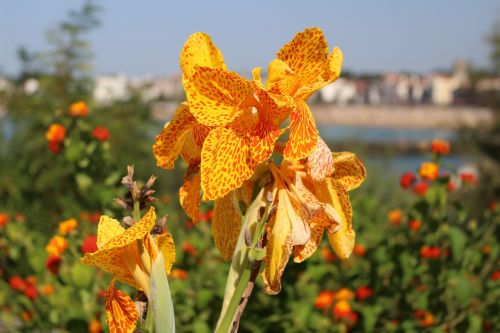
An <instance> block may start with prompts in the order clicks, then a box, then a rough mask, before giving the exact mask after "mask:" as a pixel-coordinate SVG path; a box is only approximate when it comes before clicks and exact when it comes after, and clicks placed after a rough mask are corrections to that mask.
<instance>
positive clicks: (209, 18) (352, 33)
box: [0, 0, 500, 75]
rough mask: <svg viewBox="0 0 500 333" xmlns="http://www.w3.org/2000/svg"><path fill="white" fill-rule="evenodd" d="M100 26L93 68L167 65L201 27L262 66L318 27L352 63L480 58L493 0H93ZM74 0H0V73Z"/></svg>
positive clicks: (496, 13)
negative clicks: (97, 6)
mask: <svg viewBox="0 0 500 333" xmlns="http://www.w3.org/2000/svg"><path fill="white" fill-rule="evenodd" d="M100 3H101V6H102V7H103V12H102V25H101V27H100V28H98V30H95V31H94V32H93V33H92V34H91V35H90V40H91V42H92V44H93V49H94V56H95V71H96V72H97V73H125V74H130V75H142V74H158V75H160V74H171V73H174V72H176V71H177V70H178V66H179V65H178V56H179V51H180V50H181V47H182V45H183V43H184V41H185V40H186V38H187V37H188V36H189V35H190V34H191V33H194V32H196V31H204V32H206V33H208V34H210V35H211V36H212V38H213V40H214V41H215V43H216V44H217V46H218V47H219V48H220V49H221V50H222V52H223V54H224V58H225V60H226V63H227V64H228V66H229V68H231V69H232V70H237V71H246V70H249V69H251V68H253V67H255V66H262V67H266V66H267V63H268V62H269V61H270V60H272V59H273V57H274V54H275V53H276V51H278V50H279V48H280V47H281V46H282V45H283V44H284V43H285V42H287V41H288V40H290V39H291V38H292V37H293V36H294V34H295V33H296V32H298V31H302V30H303V29H304V28H306V27H311V26H318V27H320V28H322V29H323V31H324V32H325V35H326V37H327V39H328V41H329V43H330V47H333V46H334V45H337V46H339V47H340V48H341V49H342V51H343V52H344V59H345V60H344V68H347V69H350V70H352V71H354V72H358V73H359V72H366V71H386V70H409V71H415V72H428V71H431V70H433V69H436V68H449V67H450V66H451V64H452V63H453V61H454V60H456V59H458V58H461V59H468V60H469V61H471V62H473V63H474V64H476V65H480V66H484V65H487V64H488V54H489V48H488V45H487V43H486V42H485V38H486V35H487V34H488V33H489V32H490V31H491V29H492V26H493V23H494V21H495V19H497V18H500V2H498V1H497V0H474V1H472V0H440V1H437V0H418V1H398V0H392V1H390V0H376V1H368V0H365V1H358V0H350V1H333V0H330V1H327V0H325V1H313V0H311V1H305V0H302V1H299V0H288V1H272V0H268V1H263V0H253V1H220V0H212V1H202V0H198V1H195V0H183V1H176V2H173V1H159V0H150V1H131V0H121V1H120V0H108V1H101V2H100ZM80 4H81V1H77V0H51V1H37V0H20V1H3V2H1V3H0V13H1V17H2V18H1V19H0V73H1V72H4V73H5V72H6V73H11V74H12V73H15V72H16V71H17V70H18V69H19V66H18V61H17V59H16V49H17V47H18V46H20V45H25V46H27V47H29V48H31V49H34V50H41V49H44V48H45V47H46V46H45V32H46V31H47V30H48V29H49V28H51V27H54V26H55V25H56V24H57V22H58V21H59V20H60V19H61V18H63V17H64V16H65V13H66V12H67V11H68V9H70V8H76V7H78V6H79V5H80Z"/></svg>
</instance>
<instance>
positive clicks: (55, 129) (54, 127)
mask: <svg viewBox="0 0 500 333" xmlns="http://www.w3.org/2000/svg"><path fill="white" fill-rule="evenodd" d="M65 137H66V128H64V126H63V125H61V124H56V123H54V124H51V125H50V126H49V129H48V130H47V132H46V133H45V139H47V141H48V142H49V143H50V142H53V143H61V142H63V141H64V138H65Z"/></svg>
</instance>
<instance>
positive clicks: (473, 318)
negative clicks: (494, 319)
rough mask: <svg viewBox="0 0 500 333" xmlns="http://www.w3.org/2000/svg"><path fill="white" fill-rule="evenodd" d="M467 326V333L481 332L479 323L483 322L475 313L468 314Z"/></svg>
mask: <svg viewBox="0 0 500 333" xmlns="http://www.w3.org/2000/svg"><path fill="white" fill-rule="evenodd" d="M468 320H469V328H468V329H467V333H474V332H481V324H482V322H483V320H482V318H481V317H480V316H478V315H475V314H470V315H469V318H468Z"/></svg>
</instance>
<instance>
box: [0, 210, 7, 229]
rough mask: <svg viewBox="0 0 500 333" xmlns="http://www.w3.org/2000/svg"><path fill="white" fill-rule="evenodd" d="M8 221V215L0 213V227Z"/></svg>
mask: <svg viewBox="0 0 500 333" xmlns="http://www.w3.org/2000/svg"><path fill="white" fill-rule="evenodd" d="M8 222H9V215H8V214H7V213H3V212H2V213H0V228H3V227H4V226H5V225H6V224H7V223H8Z"/></svg>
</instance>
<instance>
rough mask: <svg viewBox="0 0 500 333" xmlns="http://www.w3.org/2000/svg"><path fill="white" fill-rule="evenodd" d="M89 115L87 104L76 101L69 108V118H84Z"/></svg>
mask: <svg viewBox="0 0 500 333" xmlns="http://www.w3.org/2000/svg"><path fill="white" fill-rule="evenodd" d="M88 113H89V107H88V106H87V103H85V102H83V101H78V102H75V103H73V104H71V105H70V106H69V109H68V114H69V115H70V116H71V117H85V116H86V115H87V114H88Z"/></svg>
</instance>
